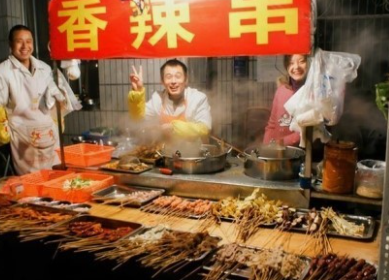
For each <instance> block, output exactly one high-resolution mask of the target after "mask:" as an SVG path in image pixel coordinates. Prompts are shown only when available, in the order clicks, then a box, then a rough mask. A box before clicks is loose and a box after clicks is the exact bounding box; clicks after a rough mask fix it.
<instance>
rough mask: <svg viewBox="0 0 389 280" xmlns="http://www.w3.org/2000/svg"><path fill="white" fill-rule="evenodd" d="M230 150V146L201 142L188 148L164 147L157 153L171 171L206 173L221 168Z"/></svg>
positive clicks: (224, 164) (223, 166) (224, 165)
mask: <svg viewBox="0 0 389 280" xmlns="http://www.w3.org/2000/svg"><path fill="white" fill-rule="evenodd" d="M230 151H231V148H224V147H219V146H215V145H208V144H202V145H200V146H198V145H197V147H196V148H192V149H190V150H189V149H188V148H186V149H185V148H182V149H174V148H172V147H164V148H163V149H162V150H161V151H159V152H158V153H159V154H160V156H162V157H163V160H164V164H165V167H167V168H169V169H171V170H172V171H173V172H177V173H185V174H206V173H214V172H218V171H221V170H223V169H224V168H225V167H226V163H227V155H228V153H229V152H230Z"/></svg>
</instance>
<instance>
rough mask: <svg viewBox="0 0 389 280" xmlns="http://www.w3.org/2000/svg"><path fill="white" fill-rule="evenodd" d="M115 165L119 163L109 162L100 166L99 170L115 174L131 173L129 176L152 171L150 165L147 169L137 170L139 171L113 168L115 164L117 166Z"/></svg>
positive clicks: (115, 161) (116, 161)
mask: <svg viewBox="0 0 389 280" xmlns="http://www.w3.org/2000/svg"><path fill="white" fill-rule="evenodd" d="M141 161H142V160H141ZM117 163H119V161H118V160H114V161H111V162H109V163H106V164H104V165H101V166H100V169H102V170H108V171H115V172H124V173H131V174H140V173H143V172H146V171H149V170H151V169H153V166H152V165H147V167H145V168H144V169H142V170H139V171H135V170H128V169H122V168H114V167H113V166H115V164H117Z"/></svg>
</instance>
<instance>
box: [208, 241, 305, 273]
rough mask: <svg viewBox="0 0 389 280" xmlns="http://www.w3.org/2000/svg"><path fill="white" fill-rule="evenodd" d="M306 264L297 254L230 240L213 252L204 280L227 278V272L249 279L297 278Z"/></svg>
mask: <svg viewBox="0 0 389 280" xmlns="http://www.w3.org/2000/svg"><path fill="white" fill-rule="evenodd" d="M307 266H308V264H307V262H306V261H304V260H303V259H302V258H301V257H299V256H297V255H293V254H287V253H285V252H283V251H282V250H271V251H270V250H259V249H258V248H250V247H244V246H240V245H238V244H236V243H231V244H228V245H225V246H223V247H222V248H221V249H220V250H219V251H218V252H217V254H216V257H215V262H214V264H213V265H212V266H211V267H210V272H209V273H208V274H207V275H206V278H205V279H206V280H216V279H217V280H220V279H227V278H228V277H229V275H231V274H238V275H239V274H240V275H241V276H245V277H247V278H248V279H251V280H283V279H300V277H301V276H302V275H303V272H304V270H305V269H306V268H307Z"/></svg>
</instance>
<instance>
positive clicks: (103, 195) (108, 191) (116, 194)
mask: <svg viewBox="0 0 389 280" xmlns="http://www.w3.org/2000/svg"><path fill="white" fill-rule="evenodd" d="M135 192H144V193H145V194H146V196H147V198H145V199H131V200H130V201H125V205H127V206H134V207H140V206H142V205H145V204H147V203H149V202H150V201H151V200H153V199H155V198H157V197H159V196H161V195H162V194H163V193H164V192H165V190H164V189H155V188H143V187H124V186H118V185H112V186H110V187H108V188H105V189H102V190H100V191H97V192H95V193H93V194H92V199H93V200H94V201H95V202H105V201H107V202H108V200H112V201H111V202H108V203H107V204H113V205H121V202H120V198H125V197H131V195H132V194H134V193H135ZM116 198H119V199H118V200H117V201H113V199H116Z"/></svg>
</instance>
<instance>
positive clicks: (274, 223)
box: [217, 216, 277, 228]
mask: <svg viewBox="0 0 389 280" xmlns="http://www.w3.org/2000/svg"><path fill="white" fill-rule="evenodd" d="M217 217H218V218H219V219H220V220H222V221H225V222H230V223H234V222H236V219H235V218H233V217H226V216H217ZM276 225H277V223H276V222H272V223H263V224H261V225H260V227H270V228H271V227H275V226H276Z"/></svg>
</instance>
